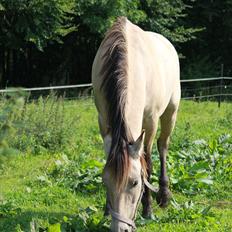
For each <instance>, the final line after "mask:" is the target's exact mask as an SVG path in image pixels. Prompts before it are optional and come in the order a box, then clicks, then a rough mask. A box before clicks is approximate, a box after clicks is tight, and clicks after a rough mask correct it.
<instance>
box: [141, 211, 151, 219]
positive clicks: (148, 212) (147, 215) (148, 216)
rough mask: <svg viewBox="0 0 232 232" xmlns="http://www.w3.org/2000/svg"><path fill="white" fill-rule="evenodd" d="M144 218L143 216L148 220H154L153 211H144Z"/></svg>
mask: <svg viewBox="0 0 232 232" xmlns="http://www.w3.org/2000/svg"><path fill="white" fill-rule="evenodd" d="M142 216H143V218H146V219H152V218H153V214H152V212H151V210H149V211H148V210H146V211H143V213H142Z"/></svg>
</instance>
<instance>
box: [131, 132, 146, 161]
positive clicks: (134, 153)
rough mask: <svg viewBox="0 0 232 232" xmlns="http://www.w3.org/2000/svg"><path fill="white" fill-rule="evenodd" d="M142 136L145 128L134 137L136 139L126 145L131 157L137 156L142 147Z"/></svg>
mask: <svg viewBox="0 0 232 232" xmlns="http://www.w3.org/2000/svg"><path fill="white" fill-rule="evenodd" d="M144 136H145V130H142V133H141V135H140V136H139V137H138V138H137V139H136V141H135V142H133V143H132V144H129V145H128V150H129V154H130V155H131V156H132V158H139V156H140V151H141V149H142V148H143V141H144Z"/></svg>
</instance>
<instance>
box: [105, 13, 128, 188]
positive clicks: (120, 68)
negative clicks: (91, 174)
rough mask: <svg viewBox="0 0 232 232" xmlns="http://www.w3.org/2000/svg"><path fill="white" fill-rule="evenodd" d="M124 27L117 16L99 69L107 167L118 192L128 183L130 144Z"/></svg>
mask: <svg viewBox="0 0 232 232" xmlns="http://www.w3.org/2000/svg"><path fill="white" fill-rule="evenodd" d="M125 25H126V18H125V17H119V18H118V19H117V20H116V22H115V23H114V24H113V26H112V27H111V28H110V30H109V31H108V32H107V34H106V36H105V38H104V40H103V42H102V45H103V46H104V49H105V52H104V54H103V66H102V69H101V75H102V76H103V82H102V85H101V88H102V89H103V90H104V94H105V98H106V100H107V103H108V104H107V105H108V122H109V125H110V132H111V137H112V143H111V148H110V153H109V155H108V158H107V163H106V166H107V167H110V170H111V172H112V174H113V176H114V178H115V180H116V184H117V187H118V189H120V187H121V186H122V185H123V184H125V183H126V182H127V177H128V170H129V166H130V163H129V153H128V144H129V143H130V142H131V141H132V136H131V133H130V130H129V128H128V127H127V125H126V121H125V106H126V101H127V83H128V72H127V70H128V59H127V54H128V52H127V40H126V35H125Z"/></svg>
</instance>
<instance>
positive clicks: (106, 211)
mask: <svg viewBox="0 0 232 232" xmlns="http://www.w3.org/2000/svg"><path fill="white" fill-rule="evenodd" d="M109 204H110V203H109V197H108V193H106V204H105V210H104V216H109V215H110V205H109Z"/></svg>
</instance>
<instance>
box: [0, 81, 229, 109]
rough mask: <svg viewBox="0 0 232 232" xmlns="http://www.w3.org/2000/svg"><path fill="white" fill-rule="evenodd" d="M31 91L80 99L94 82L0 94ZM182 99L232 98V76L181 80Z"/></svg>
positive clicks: (32, 94)
mask: <svg viewBox="0 0 232 232" xmlns="http://www.w3.org/2000/svg"><path fill="white" fill-rule="evenodd" d="M20 91H21V92H26V93H29V95H30V98H31V99H36V98H38V97H40V96H47V95H49V94H51V92H55V93H56V94H58V95H62V96H63V97H64V98H65V99H80V98H86V97H91V96H92V84H90V83H88V84H80V85H63V86H49V87H36V88H7V89H1V90H0V94H2V95H6V94H11V93H15V92H20ZM181 93H182V96H181V98H182V99H186V100H197V101H200V100H214V101H218V104H219V106H220V103H221V101H224V100H229V101H230V100H231V99H232V77H212V78H200V79H186V80H181Z"/></svg>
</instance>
